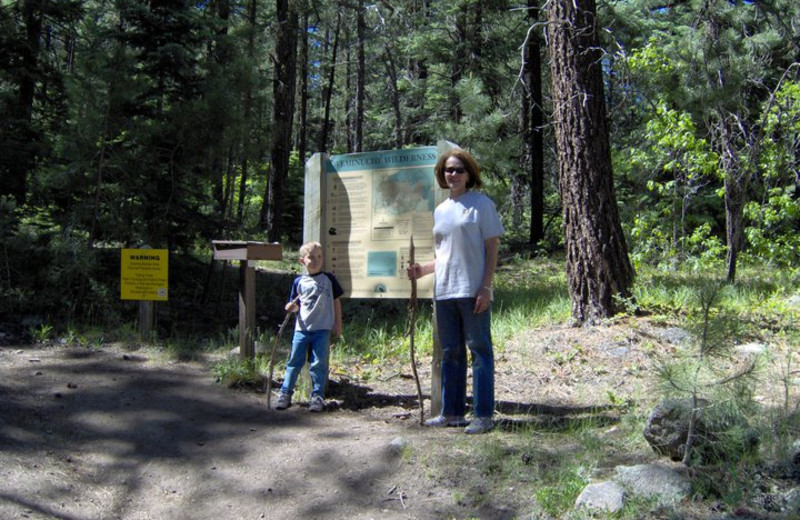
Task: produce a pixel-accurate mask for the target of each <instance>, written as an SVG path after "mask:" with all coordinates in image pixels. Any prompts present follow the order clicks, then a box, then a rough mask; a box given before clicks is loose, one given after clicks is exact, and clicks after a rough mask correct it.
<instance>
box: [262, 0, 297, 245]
mask: <svg viewBox="0 0 800 520" xmlns="http://www.w3.org/2000/svg"><path fill="white" fill-rule="evenodd" d="M276 3H277V12H276V13H277V17H278V35H277V38H276V40H275V42H276V47H275V57H274V65H275V72H274V79H273V82H272V92H273V97H274V109H273V124H272V152H271V163H272V168H271V169H270V178H269V183H268V186H267V191H268V194H267V197H265V200H266V201H267V203H268V205H267V211H266V215H267V238H268V240H269V241H270V242H279V241H280V236H281V231H282V230H281V213H282V211H281V210H282V208H283V198H284V196H283V191H284V185H285V183H286V178H287V177H288V175H289V156H290V154H291V151H292V121H293V119H294V95H295V85H296V83H297V81H296V69H297V26H298V15H297V10H296V8H295V5H294V0H277V2H276ZM262 214H264V211H263V210H262Z"/></svg>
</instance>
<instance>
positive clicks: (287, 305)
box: [284, 302, 300, 312]
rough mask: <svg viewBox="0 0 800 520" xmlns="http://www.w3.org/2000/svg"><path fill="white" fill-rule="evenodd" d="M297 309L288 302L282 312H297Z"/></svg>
mask: <svg viewBox="0 0 800 520" xmlns="http://www.w3.org/2000/svg"><path fill="white" fill-rule="evenodd" d="M299 309H300V306H299V305H297V304H296V303H295V302H289V303H287V304H286V307H284V310H285V311H286V312H297V311H298V310H299Z"/></svg>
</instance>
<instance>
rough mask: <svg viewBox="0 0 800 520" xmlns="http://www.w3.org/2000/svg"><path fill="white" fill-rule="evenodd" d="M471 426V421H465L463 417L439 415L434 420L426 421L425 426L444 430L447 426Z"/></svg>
mask: <svg viewBox="0 0 800 520" xmlns="http://www.w3.org/2000/svg"><path fill="white" fill-rule="evenodd" d="M468 424H469V421H467V420H466V419H464V416H463V415H446V416H445V415H437V416H436V417H434V418H433V419H428V420H427V421H425V426H431V427H433V428H443V427H445V426H457V427H461V426H466V425H468Z"/></svg>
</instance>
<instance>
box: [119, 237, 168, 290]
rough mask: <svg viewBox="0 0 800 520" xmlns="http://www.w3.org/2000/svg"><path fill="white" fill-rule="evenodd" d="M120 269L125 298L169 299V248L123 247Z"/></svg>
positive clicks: (121, 285)
mask: <svg viewBox="0 0 800 520" xmlns="http://www.w3.org/2000/svg"><path fill="white" fill-rule="evenodd" d="M120 271H121V275H120V282H121V283H120V287H121V293H122V294H121V298H122V299H123V300H155V301H167V299H168V298H167V296H168V294H169V291H168V288H169V251H168V250H167V249H123V250H122V267H121V270H120Z"/></svg>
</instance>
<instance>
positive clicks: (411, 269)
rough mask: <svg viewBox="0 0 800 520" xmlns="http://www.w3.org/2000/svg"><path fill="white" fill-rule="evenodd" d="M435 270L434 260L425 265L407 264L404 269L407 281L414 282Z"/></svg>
mask: <svg viewBox="0 0 800 520" xmlns="http://www.w3.org/2000/svg"><path fill="white" fill-rule="evenodd" d="M435 269H436V261H435V260H433V261H431V262H428V263H426V264H418V263H413V264H408V267H407V268H406V274H407V275H408V279H409V280H416V279H417V278H422V277H423V276H426V275H429V274H432V273H433V271H434V270H435Z"/></svg>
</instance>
